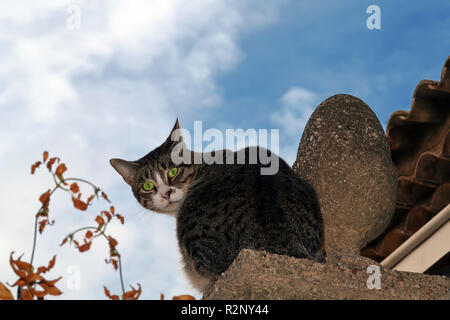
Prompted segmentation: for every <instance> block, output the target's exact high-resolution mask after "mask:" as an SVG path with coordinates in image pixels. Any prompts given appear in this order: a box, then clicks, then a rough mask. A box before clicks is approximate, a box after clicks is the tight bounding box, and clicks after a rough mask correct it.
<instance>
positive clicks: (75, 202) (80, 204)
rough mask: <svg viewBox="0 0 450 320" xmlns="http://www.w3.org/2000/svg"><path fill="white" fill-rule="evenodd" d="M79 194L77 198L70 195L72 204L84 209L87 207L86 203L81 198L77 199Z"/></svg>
mask: <svg viewBox="0 0 450 320" xmlns="http://www.w3.org/2000/svg"><path fill="white" fill-rule="evenodd" d="M79 198H80V194H78V199H77V198H75V197H72V202H73V206H74V207H75V208H76V209H78V210H81V211H86V210H87V208H88V204H87V203H86V202H84V201H82V200H80V199H79Z"/></svg>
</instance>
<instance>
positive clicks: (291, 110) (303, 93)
mask: <svg viewBox="0 0 450 320" xmlns="http://www.w3.org/2000/svg"><path fill="white" fill-rule="evenodd" d="M317 100H318V97H317V95H316V94H315V93H313V92H312V91H309V90H307V89H305V88H302V87H296V86H294V87H291V88H290V89H289V90H287V91H286V92H285V93H284V94H283V96H282V97H281V99H280V108H279V110H277V111H276V112H274V113H273V114H272V115H271V116H270V120H271V121H272V122H273V123H274V124H275V125H278V126H279V128H280V130H281V134H280V136H284V137H285V138H284V139H285V140H283V141H281V143H280V150H281V152H280V153H281V154H282V156H283V157H284V159H285V160H286V161H287V162H288V163H290V164H292V163H293V162H294V160H295V158H296V155H297V148H298V142H299V141H300V137H301V134H302V132H303V129H304V127H305V126H306V123H307V122H308V120H309V117H310V116H311V114H312V112H313V111H314V108H315V107H316V105H317Z"/></svg>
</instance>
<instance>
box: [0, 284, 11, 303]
mask: <svg viewBox="0 0 450 320" xmlns="http://www.w3.org/2000/svg"><path fill="white" fill-rule="evenodd" d="M0 300H14V296H13V295H12V293H11V291H10V290H9V289H8V288H7V287H6V286H5V285H4V284H3V283H1V282H0Z"/></svg>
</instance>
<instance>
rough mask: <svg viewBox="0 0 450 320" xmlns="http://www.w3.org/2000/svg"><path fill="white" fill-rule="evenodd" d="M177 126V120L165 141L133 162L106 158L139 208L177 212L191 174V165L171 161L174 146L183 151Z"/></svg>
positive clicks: (169, 212) (191, 179)
mask: <svg viewBox="0 0 450 320" xmlns="http://www.w3.org/2000/svg"><path fill="white" fill-rule="evenodd" d="M178 129H180V127H179V123H178V119H177V121H176V122H175V125H174V127H173V129H172V131H171V133H170V134H169V137H168V138H167V139H166V141H165V142H164V143H163V144H162V145H160V146H159V147H158V148H156V149H154V150H152V151H151V152H150V153H148V154H147V155H146V156H144V157H143V158H141V159H139V160H137V161H127V160H122V159H111V160H110V163H111V165H112V166H113V167H114V169H116V171H117V172H118V173H119V174H120V175H121V176H122V177H123V179H124V180H125V182H126V183H128V184H129V185H130V186H131V189H132V190H133V194H134V196H135V197H136V199H137V201H138V202H139V203H140V204H141V205H142V206H143V207H145V208H147V209H149V210H152V211H156V212H160V213H166V214H169V215H172V216H176V214H177V213H178V210H179V209H180V207H181V205H182V204H183V201H184V199H185V197H186V195H187V193H188V191H189V187H190V185H191V183H192V182H193V180H194V177H195V166H194V165H189V164H184V163H182V164H178V165H177V164H175V163H174V161H172V151H173V150H174V148H175V147H176V148H177V149H176V150H186V149H183V148H180V147H181V145H180V144H183V143H184V142H183V138H182V136H181V134H180V133H179V132H180V130H178ZM180 152H182V151H180ZM180 155H181V154H180Z"/></svg>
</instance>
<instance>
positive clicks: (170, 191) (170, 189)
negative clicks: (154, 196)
mask: <svg viewBox="0 0 450 320" xmlns="http://www.w3.org/2000/svg"><path fill="white" fill-rule="evenodd" d="M171 193H172V188H169V190H167V192H165V193H161V197H162V198H164V199H166V200H169V199H170V194H171Z"/></svg>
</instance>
